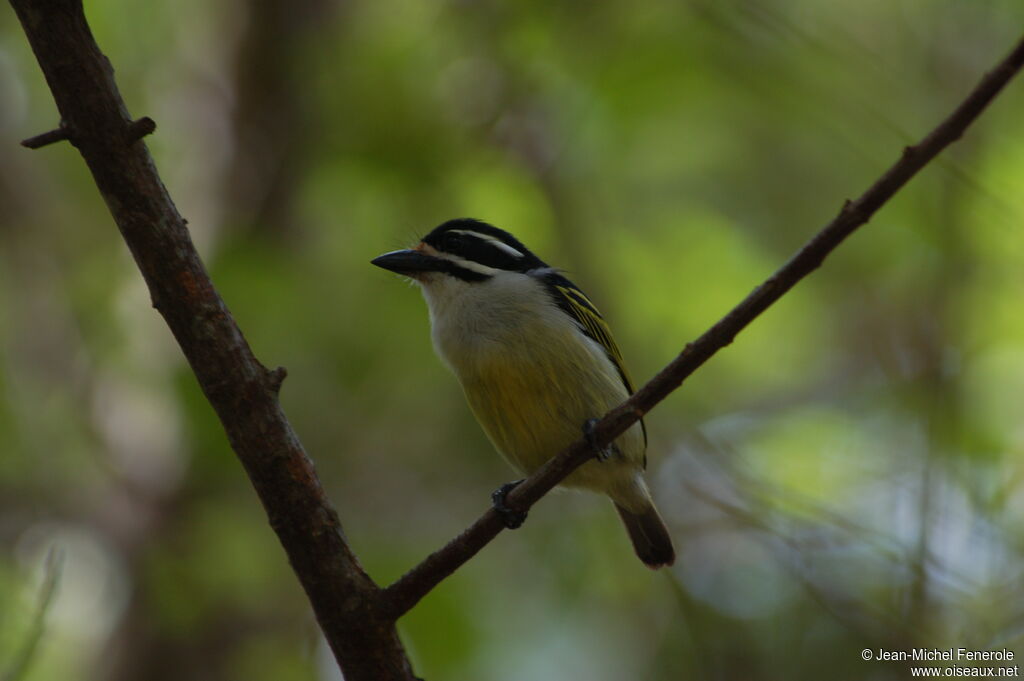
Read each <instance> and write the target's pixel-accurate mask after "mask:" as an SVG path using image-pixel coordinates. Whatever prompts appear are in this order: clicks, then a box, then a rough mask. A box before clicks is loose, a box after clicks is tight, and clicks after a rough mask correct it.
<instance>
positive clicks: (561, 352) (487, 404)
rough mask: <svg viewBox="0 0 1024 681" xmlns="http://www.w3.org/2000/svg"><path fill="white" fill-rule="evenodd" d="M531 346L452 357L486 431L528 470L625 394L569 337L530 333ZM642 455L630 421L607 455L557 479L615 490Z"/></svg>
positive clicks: (614, 376)
mask: <svg viewBox="0 0 1024 681" xmlns="http://www.w3.org/2000/svg"><path fill="white" fill-rule="evenodd" d="M531 350H532V352H531V353H530V354H529V356H526V355H525V354H517V353H515V352H514V351H513V352H509V351H508V347H507V346H505V351H503V352H495V353H492V354H487V353H482V354H481V355H479V356H477V357H475V358H473V361H467V362H463V363H453V364H455V367H454V368H456V374H457V375H458V376H459V379H460V381H461V382H462V386H463V389H464V390H465V393H466V398H467V400H468V401H469V404H470V407H471V408H472V409H473V413H474V414H475V415H476V418H477V420H478V421H479V422H480V425H481V426H482V427H483V429H484V431H485V432H486V433H487V436H488V437H489V438H490V440H491V442H492V443H493V444H494V446H495V448H496V449H497V450H498V451H499V452H500V453H501V454H502V455H503V456H504V457H505V458H506V459H507V460H508V461H509V462H510V463H511V464H512V465H513V466H514V467H515V468H516V469H518V470H519V471H520V472H522V473H523V474H526V475H529V474H530V473H532V472H533V471H535V470H536V469H537V468H539V467H540V466H541V465H542V464H543V463H544V462H545V461H547V460H548V459H550V458H551V457H552V456H554V455H556V454H558V453H559V452H560V451H562V450H563V449H564V448H565V447H567V446H568V445H569V444H571V443H572V442H574V441H575V440H577V439H579V438H580V437H581V435H582V432H583V431H582V428H583V424H584V423H585V422H586V420H587V419H591V418H598V417H600V416H603V415H604V414H605V413H606V412H607V411H608V410H609V409H611V408H612V407H615V406H616V405H618V404H619V403H620V402H622V401H623V400H624V399H626V397H627V396H628V393H627V391H626V388H625V386H624V385H623V384H622V379H621V378H620V377H619V375H618V373H617V371H616V370H615V368H614V366H613V365H612V364H611V363H610V362H608V361H607V360H606V358H603V357H601V356H598V357H597V358H596V359H599V360H604V364H602V363H601V362H598V361H595V355H594V350H593V348H591V347H588V346H587V345H586V344H585V343H583V342H580V341H579V340H577V338H575V337H568V338H566V337H558V336H556V335H554V334H553V335H552V336H551V337H549V338H545V339H543V342H538V339H534V342H533V343H531ZM458 364H462V366H458ZM605 364H606V366H605ZM643 457H644V440H643V434H642V431H641V429H640V427H639V426H634V427H633V428H631V429H630V430H628V431H627V432H626V433H624V434H623V435H622V436H620V437H619V439H618V440H616V441H615V443H614V445H613V455H612V458H611V459H609V460H608V461H604V462H597V461H592V462H588V463H586V464H584V465H583V466H581V467H580V468H579V469H577V470H576V471H575V472H574V473H573V474H572V475H570V476H569V477H568V478H567V479H566V480H565V482H564V483H563V484H564V485H567V486H572V487H584V488H588V489H593V490H595V491H600V492H604V493H607V494H610V495H612V496H613V497H618V496H621V495H620V494H619V493H618V492H617V490H619V489H620V488H622V489H624V490H625V489H632V488H633V486H634V485H635V483H634V480H635V478H636V476H637V474H638V473H639V471H640V470H641V469H642V468H643ZM623 493H627V492H623Z"/></svg>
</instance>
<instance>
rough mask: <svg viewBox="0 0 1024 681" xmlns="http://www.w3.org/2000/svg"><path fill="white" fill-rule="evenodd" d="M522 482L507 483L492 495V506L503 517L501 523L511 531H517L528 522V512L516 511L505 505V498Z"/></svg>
mask: <svg viewBox="0 0 1024 681" xmlns="http://www.w3.org/2000/svg"><path fill="white" fill-rule="evenodd" d="M521 482H522V480H516V481H514V482H506V483H505V484H504V485H502V486H501V487H499V488H498V489H496V490H494V492H492V493H491V505H492V506H493V507H494V510H495V512H496V513H497V514H498V516H500V517H501V522H502V523H504V524H505V527H507V528H508V529H510V530H515V529H517V528H519V527H521V526H522V524H523V521H525V520H526V511H516V510H515V509H512V508H509V507H508V505H507V504H506V503H505V497H506V496H508V493H509V492H511V491H512V490H513V489H515V488H516V486H518V485H519V483H521Z"/></svg>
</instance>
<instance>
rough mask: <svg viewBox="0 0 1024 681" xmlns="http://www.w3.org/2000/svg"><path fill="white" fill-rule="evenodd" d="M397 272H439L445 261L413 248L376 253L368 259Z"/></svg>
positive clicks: (378, 265)
mask: <svg viewBox="0 0 1024 681" xmlns="http://www.w3.org/2000/svg"><path fill="white" fill-rule="evenodd" d="M370 262H371V263H372V264H374V265H376V266H377V267H382V268H384V269H386V270H391V271H392V272H397V273H398V274H406V275H409V274H415V273H416V272H439V271H441V270H443V269H444V267H445V265H446V261H445V260H442V259H441V258H435V257H433V256H431V255H427V254H426V253H421V252H420V251H415V250H405V251H391V252H390V253H385V254H384V255H378V256H377V257H376V258H374V259H373V260H371V261H370Z"/></svg>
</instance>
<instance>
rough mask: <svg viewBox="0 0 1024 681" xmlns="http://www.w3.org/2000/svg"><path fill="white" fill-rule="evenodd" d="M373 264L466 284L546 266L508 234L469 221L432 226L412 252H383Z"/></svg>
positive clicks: (412, 274)
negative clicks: (441, 275)
mask: <svg viewBox="0 0 1024 681" xmlns="http://www.w3.org/2000/svg"><path fill="white" fill-rule="evenodd" d="M372 262H373V264H374V265H377V266H378V267H383V268H384V269H387V270H391V271H393V272H398V273H399V274H405V275H408V276H412V277H416V273H419V272H443V273H445V274H449V275H451V276H453V277H457V278H458V279H462V280H463V281H468V282H480V281H487V280H488V279H490V278H491V277H493V276H494V275H495V274H498V273H499V272H500V271H506V272H529V271H531V270H537V269H540V268H545V267H547V265H546V264H544V261H542V260H541V259H540V258H538V257H537V256H536V255H534V254H533V253H532V252H530V249H528V248H527V247H526V246H524V245H523V244H522V243H521V242H520V241H519V240H518V239H516V238H515V237H514V236H512V235H511V234H509V233H508V232H506V231H504V230H502V229H498V228H497V227H495V226H493V225H489V224H487V223H486V222H483V221H481V220H474V219H473V218H457V219H455V220H449V221H448V222H445V223H444V224H441V225H438V226H437V227H435V228H434V229H433V230H432V231H431V232H430V234H427V235H426V236H425V237H423V241H422V243H421V244H420V245H419V246H417V247H416V248H414V249H410V250H405V251H394V252H392V253H385V254H384V255H382V256H380V257H378V258H375V259H374V260H373V261H372Z"/></svg>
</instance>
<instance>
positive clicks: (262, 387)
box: [11, 0, 415, 681]
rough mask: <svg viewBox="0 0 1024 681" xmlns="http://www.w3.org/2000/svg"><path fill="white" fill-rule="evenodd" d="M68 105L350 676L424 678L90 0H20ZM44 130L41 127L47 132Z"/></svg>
mask: <svg viewBox="0 0 1024 681" xmlns="http://www.w3.org/2000/svg"><path fill="white" fill-rule="evenodd" d="M11 5H12V6H13V7H14V9H15V11H16V12H17V14H18V18H19V19H20V20H21V23H22V26H23V27H24V29H25V33H26V35H27V36H28V39H29V42H30V43H31V45H32V49H33V51H34V52H35V54H36V57H37V59H38V61H39V65H40V66H41V67H42V70H43V73H44V74H45V76H46V81H47V83H48V84H49V86H50V90H51V91H52V92H53V96H54V99H55V100H56V103H57V108H58V109H59V111H60V114H61V119H62V124H61V128H62V129H63V131H64V133H63V135H54V136H53V137H54V139H49V140H47V141H51V142H52V141H56V139H60V138H62V137H63V138H66V139H68V140H69V141H70V142H71V143H72V144H74V145H75V146H76V147H77V148H78V149H79V151H80V152H81V154H82V157H83V158H84V159H85V162H86V164H88V166H89V170H90V171H91V172H92V175H93V178H94V179H95V181H96V186H97V187H98V188H99V190H100V193H101V194H102V195H103V198H104V200H105V201H106V202H107V206H108V207H109V208H110V212H111V214H112V215H113V217H114V220H115V221H116V223H117V226H118V228H119V229H120V231H121V234H122V236H123V237H124V240H125V242H127V244H128V247H129V248H130V249H131V252H132V255H133V256H134V258H135V262H136V263H137V264H138V266H139V270H140V271H141V272H142V275H143V277H144V278H145V280H146V284H147V285H148V287H149V290H150V295H151V297H152V300H153V305H154V306H155V307H156V308H157V310H159V311H160V314H162V315H163V316H164V319H165V320H166V321H167V325H168V326H169V327H170V328H171V331H172V333H173V334H174V337H175V338H176V339H177V341H178V344H179V345H180V346H181V349H182V351H183V352H184V353H185V356H186V357H187V358H188V362H189V364H190V365H191V366H192V369H193V371H194V372H195V375H196V377H197V378H198V379H199V384H200V385H201V386H202V389H203V392H204V393H205V394H206V397H207V398H208V399H209V401H210V404H212V405H213V407H214V409H215V410H216V412H217V415H218V416H219V417H220V420H221V423H223V425H224V429H225V431H226V432H227V436H228V439H229V440H230V442H231V446H232V447H233V448H234V450H235V452H236V453H237V455H238V458H239V459H240V460H241V461H242V464H243V465H244V466H245V470H246V471H247V472H248V474H249V477H250V478H251V479H252V483H253V486H254V487H255V488H256V491H257V493H258V494H259V497H260V500H261V501H262V502H263V506H264V508H265V509H266V511H267V516H268V517H269V519H270V525H271V526H272V527H273V529H274V531H275V532H276V533H277V535H278V537H279V539H280V541H281V544H282V546H283V547H284V549H285V551H286V552H287V554H288V558H289V560H290V561H291V564H292V567H293V568H294V570H295V572H296V574H297V575H298V576H299V579H300V581H301V582H302V585H303V587H304V588H305V590H306V593H307V594H308V596H309V599H310V602H311V603H312V604H313V608H314V610H315V612H316V616H317V619H318V620H319V622H320V626H321V628H322V629H323V632H324V634H325V635H326V637H327V640H328V642H329V643H330V645H331V648H332V650H333V651H334V654H335V656H336V657H337V660H338V663H339V664H340V665H341V668H342V670H343V671H344V673H345V676H346V678H347V679H350V680H352V681H355V680H359V679H367V680H369V679H373V680H378V679H401V680H408V679H413V678H415V677H414V675H413V673H412V671H411V668H410V665H409V662H408V659H407V658H406V655H405V652H404V650H403V648H402V644H401V642H400V641H399V639H398V635H397V633H396V632H395V628H394V623H393V621H391V620H386V619H383V618H381V617H380V616H379V615H377V614H376V610H375V607H374V604H375V603H376V601H377V596H378V593H379V589H378V587H377V586H376V585H375V584H374V583H373V581H372V580H371V579H370V578H369V576H367V574H366V573H365V572H364V571H363V569H362V568H361V567H360V565H359V563H358V561H357V560H356V557H355V555H354V554H353V553H352V551H351V550H350V549H349V547H348V544H347V543H346V541H345V537H344V534H343V532H342V528H341V524H340V523H339V521H338V517H337V514H336V513H335V511H334V509H333V508H332V507H331V505H330V504H329V502H328V500H327V498H326V496H325V495H324V492H323V489H322V488H321V486H320V482H319V480H318V479H317V476H316V473H315V471H314V469H313V465H312V463H311V462H310V460H309V458H308V457H307V456H306V452H305V451H304V450H303V448H302V445H301V443H300V442H299V439H298V437H296V435H295V432H294V431H293V430H292V428H291V426H290V425H289V423H288V420H287V419H286V418H285V415H284V413H283V412H282V410H281V407H280V404H279V402H278V398H277V391H278V388H279V387H280V384H281V380H282V379H283V378H284V371H283V370H276V371H268V370H267V369H266V368H265V367H264V366H263V365H261V364H260V363H259V362H258V361H257V360H256V358H255V357H254V356H253V354H252V351H251V350H250V349H249V345H248V343H246V340H245V338H244V337H243V336H242V332H241V331H240V330H239V329H238V327H237V326H236V325H235V322H234V320H233V319H232V317H231V313H230V312H229V311H228V309H227V307H226V306H225V304H224V301H223V300H221V298H220V296H219V295H218V294H217V292H216V290H215V289H214V287H213V284H212V283H211V281H210V278H209V276H208V275H207V273H206V270H205V268H204V267H203V264H202V262H201V261H200V259H199V256H198V254H197V253H196V250H195V247H194V246H193V245H192V240H191V238H190V236H189V233H188V230H187V229H186V226H185V221H184V220H183V219H182V217H181V216H180V215H179V214H178V211H177V209H176V208H175V206H174V204H173V202H172V201H171V198H170V196H169V195H168V193H167V190H166V189H165V188H164V186H163V184H162V182H161V181H160V178H159V176H158V175H157V172H156V168H155V167H154V165H153V160H152V158H151V157H150V155H149V152H148V150H147V149H146V146H145V144H143V143H142V142H141V141H140V137H141V136H142V135H144V134H146V132H147V131H151V130H152V126H151V125H149V124H147V123H146V122H145V121H146V120H147V119H141V120H140V121H139V122H138V123H136V124H133V123H132V119H131V118H130V117H129V115H128V111H127V108H126V107H125V104H124V102H123V101H122V99H121V96H120V94H119V92H118V90H117V86H116V84H115V82H114V76H113V70H112V69H111V66H110V63H109V62H108V61H107V59H106V57H105V56H104V55H103V54H102V53H101V52H100V50H99V48H98V47H97V45H96V43H95V41H94V39H93V36H92V34H91V32H90V30H89V26H88V24H87V23H86V20H85V15H84V13H83V11H82V4H81V2H80V0H11ZM37 139H38V138H37Z"/></svg>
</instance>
